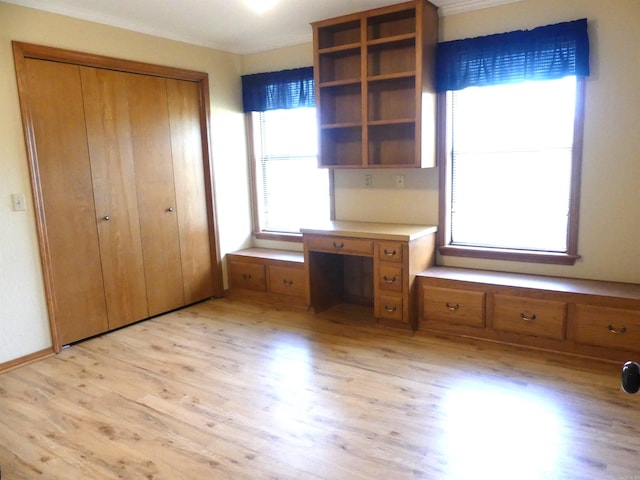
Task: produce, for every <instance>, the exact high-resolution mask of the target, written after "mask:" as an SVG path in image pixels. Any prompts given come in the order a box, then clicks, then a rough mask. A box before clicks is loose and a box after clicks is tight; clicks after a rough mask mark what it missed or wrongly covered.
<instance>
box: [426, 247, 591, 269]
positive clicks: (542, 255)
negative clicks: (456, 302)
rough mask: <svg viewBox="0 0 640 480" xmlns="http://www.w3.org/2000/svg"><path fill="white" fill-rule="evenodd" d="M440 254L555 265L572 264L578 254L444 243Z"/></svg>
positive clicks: (577, 257)
mask: <svg viewBox="0 0 640 480" xmlns="http://www.w3.org/2000/svg"><path fill="white" fill-rule="evenodd" d="M438 251H439V253H440V255H445V256H452V257H467V258H482V259H487V260H506V261H510V262H529V263H548V264H555V265H574V264H575V263H576V261H577V260H578V259H579V258H580V255H572V254H569V253H553V252H533V251H523V250H507V249H498V248H481V247H463V246H458V245H455V246H454V245H445V246H441V247H439V248H438Z"/></svg>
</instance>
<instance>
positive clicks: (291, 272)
mask: <svg viewBox="0 0 640 480" xmlns="http://www.w3.org/2000/svg"><path fill="white" fill-rule="evenodd" d="M269 290H270V291H272V292H274V293H282V294H284V295H294V296H296V297H304V293H305V271H304V269H303V268H291V267H276V266H274V265H271V266H269Z"/></svg>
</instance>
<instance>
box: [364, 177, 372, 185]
mask: <svg viewBox="0 0 640 480" xmlns="http://www.w3.org/2000/svg"><path fill="white" fill-rule="evenodd" d="M364 186H365V188H371V187H373V176H372V175H369V174H367V175H365V176H364Z"/></svg>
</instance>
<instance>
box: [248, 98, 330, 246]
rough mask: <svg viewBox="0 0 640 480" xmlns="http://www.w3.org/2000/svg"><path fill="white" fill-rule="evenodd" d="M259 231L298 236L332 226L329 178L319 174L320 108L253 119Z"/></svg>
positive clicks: (268, 113) (323, 171)
mask: <svg viewBox="0 0 640 480" xmlns="http://www.w3.org/2000/svg"><path fill="white" fill-rule="evenodd" d="M252 126H253V128H252V130H253V135H254V157H255V158H254V161H255V165H254V179H255V190H256V196H255V197H256V202H255V203H256V210H257V211H256V214H257V217H258V224H259V231H261V232H264V233H280V234H282V233H285V234H287V233H299V228H300V226H301V225H302V224H308V223H309V222H312V223H313V222H314V221H323V220H329V206H330V198H329V173H328V171H327V170H326V169H319V168H318V158H317V153H318V142H317V129H316V111H315V108H295V109H289V110H282V109H281V110H269V111H266V112H254V113H253V114H252Z"/></svg>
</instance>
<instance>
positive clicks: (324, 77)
mask: <svg viewBox="0 0 640 480" xmlns="http://www.w3.org/2000/svg"><path fill="white" fill-rule="evenodd" d="M360 57H361V56H360V49H359V48H357V49H347V50H338V51H335V52H332V53H323V54H321V55H320V75H319V77H320V83H321V84H322V83H326V82H335V81H340V80H354V81H359V80H360V63H361V58H360Z"/></svg>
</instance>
